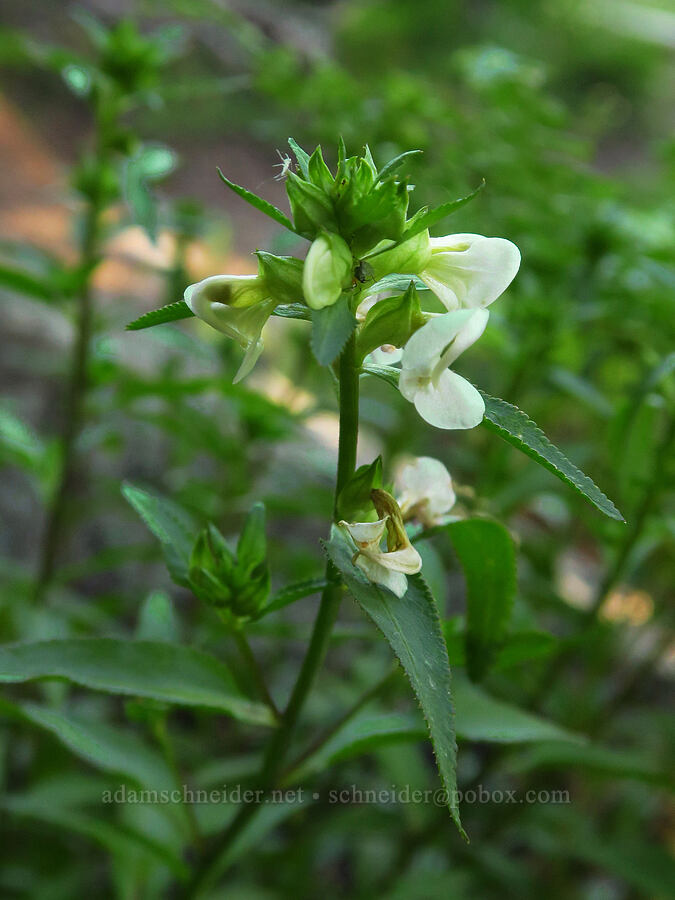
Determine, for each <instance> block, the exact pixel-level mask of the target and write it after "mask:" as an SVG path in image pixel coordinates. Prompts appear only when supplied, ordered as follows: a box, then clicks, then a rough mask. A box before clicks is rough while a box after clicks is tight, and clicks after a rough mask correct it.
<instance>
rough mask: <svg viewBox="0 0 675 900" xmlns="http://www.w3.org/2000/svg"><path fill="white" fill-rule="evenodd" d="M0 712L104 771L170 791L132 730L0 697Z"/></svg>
mask: <svg viewBox="0 0 675 900" xmlns="http://www.w3.org/2000/svg"><path fill="white" fill-rule="evenodd" d="M0 712H3V713H5V714H7V715H14V716H18V717H20V718H23V719H25V720H26V721H28V722H31V723H32V724H33V725H37V726H38V727H39V728H43V729H45V730H46V731H48V732H50V733H51V734H53V735H54V736H55V737H56V738H57V739H58V740H59V741H61V743H63V744H64V745H65V746H66V747H68V749H69V750H72V752H73V753H75V754H76V755H77V756H79V757H81V758H82V759H84V760H86V761H87V762H89V763H91V764H92V765H93V766H96V768H98V769H101V770H102V771H104V772H112V773H114V774H116V775H123V776H125V777H126V778H130V779H131V780H132V781H134V782H137V783H138V784H139V785H142V786H144V787H148V788H152V789H154V790H171V789H172V788H175V787H176V780H175V778H174V776H173V775H172V773H171V771H170V769H169V768H168V766H167V764H166V763H165V761H164V759H163V758H162V757H161V756H160V755H159V754H158V753H157V751H155V750H153V749H151V748H150V747H148V746H147V744H146V743H145V741H143V740H142V739H141V738H140V737H138V736H137V735H136V734H134V733H133V732H132V731H129V730H124V729H122V728H121V727H120V726H119V725H109V724H108V723H106V722H97V721H95V720H94V719H92V718H91V717H87V718H86V719H85V718H82V717H78V716H74V715H70V714H67V713H63V712H59V711H57V710H55V709H49V708H48V707H45V706H38V705H37V704H36V703H20V704H18V703H17V704H14V703H9V702H8V701H6V700H0Z"/></svg>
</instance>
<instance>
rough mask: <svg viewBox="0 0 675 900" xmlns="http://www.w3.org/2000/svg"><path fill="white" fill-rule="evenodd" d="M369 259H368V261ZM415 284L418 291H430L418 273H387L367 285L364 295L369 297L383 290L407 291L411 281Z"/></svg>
mask: <svg viewBox="0 0 675 900" xmlns="http://www.w3.org/2000/svg"><path fill="white" fill-rule="evenodd" d="M367 261H368V260H366V262H367ZM411 281H412V283H413V284H414V285H415V290H416V291H428V290H429V288H428V287H427V286H426V284H425V283H424V282H423V281H422V279H421V278H418V277H417V275H385V276H384V278H380V280H379V281H375V282H374V283H373V284H369V285H367V287H366V289H365V291H364V293H363V296H364V297H368V296H370V295H371V294H379V293H382V292H383V291H405V290H407V289H408V287H409V285H410V282H411Z"/></svg>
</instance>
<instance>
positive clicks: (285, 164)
mask: <svg viewBox="0 0 675 900" xmlns="http://www.w3.org/2000/svg"><path fill="white" fill-rule="evenodd" d="M277 155H278V157H279V159H280V160H281V162H278V163H275V164H274V166H273V168H274V169H281V171H280V172H277V174H276V175H275V176H274V180H275V181H283V180H284V179H285V178H286V176H287V175H288V173H289V172H290V171H291V167H292V165H293V162H292V160H291V158H290V156H287V155H286V154H285V153H284V154H282V153H281V151H280V150H277Z"/></svg>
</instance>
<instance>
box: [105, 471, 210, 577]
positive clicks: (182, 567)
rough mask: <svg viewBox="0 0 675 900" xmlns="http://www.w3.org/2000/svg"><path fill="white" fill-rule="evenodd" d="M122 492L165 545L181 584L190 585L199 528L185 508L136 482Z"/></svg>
mask: <svg viewBox="0 0 675 900" xmlns="http://www.w3.org/2000/svg"><path fill="white" fill-rule="evenodd" d="M122 493H123V494H124V496H125V498H126V499H127V500H128V501H129V503H130V504H131V505H132V506H133V508H134V509H135V510H136V512H137V513H138V514H139V516H140V517H141V518H142V519H143V521H144V522H145V524H146V525H147V526H148V528H149V529H150V531H152V533H153V534H154V535H155V537H156V538H158V539H159V540H160V542H161V544H162V549H163V551H164V557H165V559H166V565H167V568H168V569H169V573H170V574H171V577H172V578H173V579H174V581H175V582H176V583H177V584H181V585H183V586H184V587H189V577H188V571H189V561H190V554H191V553H192V548H193V546H194V543H195V540H196V538H197V532H198V530H199V529H198V527H197V524H196V522H195V521H194V519H193V518H192V516H190V515H189V513H187V512H186V511H185V510H184V509H182V508H181V507H180V506H178V504H177V503H174V502H173V500H169V499H168V497H162V496H161V495H160V494H154V493H150V491H146V490H143V489H142V488H139V487H136V486H135V485H133V484H128V483H126V484H124V485H123V486H122Z"/></svg>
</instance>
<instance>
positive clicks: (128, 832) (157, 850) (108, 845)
mask: <svg viewBox="0 0 675 900" xmlns="http://www.w3.org/2000/svg"><path fill="white" fill-rule="evenodd" d="M0 807H2V808H3V809H5V810H6V811H7V812H9V813H12V814H13V815H16V816H25V817H27V818H30V819H34V820H36V821H38V822H46V823H48V824H49V825H54V826H56V827H57V828H58V829H59V831H60V832H63V831H66V832H68V831H73V832H75V833H76V834H81V835H82V836H83V837H86V838H89V839H90V840H93V841H94V842H95V843H97V844H100V845H101V846H102V847H104V848H105V849H106V850H108V851H109V852H110V853H112V854H114V855H117V856H119V857H120V858H122V859H123V858H125V857H127V856H130V855H132V856H133V855H134V854H136V853H137V852H138V851H139V850H144V851H145V852H146V853H148V854H149V855H150V857H151V860H150V861H151V862H153V863H155V864H156V863H157V862H159V863H162V864H164V865H166V866H168V867H169V869H170V870H171V871H172V872H174V874H175V875H176V876H177V877H178V878H180V879H181V880H184V879H185V878H186V877H187V875H188V874H189V870H188V868H187V866H186V864H185V863H184V862H183V860H181V859H180V858H179V857H177V856H176V854H175V853H174V852H173V851H172V850H171V849H170V848H169V847H166V846H165V845H163V844H159V843H158V842H157V841H155V840H153V839H152V838H149V837H147V836H146V835H144V834H141V832H140V831H137V830H136V829H134V828H131V827H130V826H128V825H117V824H115V823H114V822H106V821H105V820H103V819H101V818H100V817H94V816H90V815H88V814H86V813H83V812H80V811H79V810H74V809H63V808H62V809H57V808H54V807H53V806H49V805H47V804H45V803H44V802H43V800H42V799H41V798H36V799H33V798H32V797H31V796H30V795H23V794H7V795H6V796H5V797H4V798H3V799H2V800H1V801H0Z"/></svg>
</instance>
